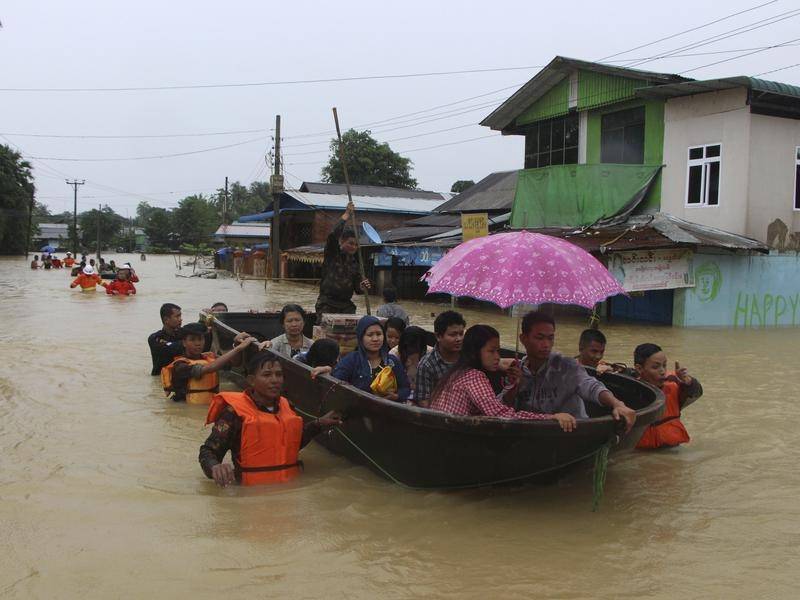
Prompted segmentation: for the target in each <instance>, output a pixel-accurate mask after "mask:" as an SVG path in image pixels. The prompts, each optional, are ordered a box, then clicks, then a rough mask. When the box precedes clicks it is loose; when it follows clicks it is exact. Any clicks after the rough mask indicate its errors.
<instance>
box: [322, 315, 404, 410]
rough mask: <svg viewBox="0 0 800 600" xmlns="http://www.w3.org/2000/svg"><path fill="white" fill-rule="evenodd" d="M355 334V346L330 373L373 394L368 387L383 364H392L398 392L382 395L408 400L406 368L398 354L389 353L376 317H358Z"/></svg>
mask: <svg viewBox="0 0 800 600" xmlns="http://www.w3.org/2000/svg"><path fill="white" fill-rule="evenodd" d="M356 337H357V338H358V348H357V349H356V350H355V351H354V352H351V353H350V354H348V355H346V356H345V357H344V358H343V359H342V360H340V361H339V363H338V364H337V365H336V367H335V368H334V369H333V376H334V377H336V378H337V379H341V380H343V381H346V382H347V383H349V384H351V385H354V386H355V387H357V388H359V389H361V390H364V391H365V392H369V393H375V392H373V391H372V389H371V387H370V386H371V385H372V382H373V380H375V378H376V377H377V376H378V374H379V373H380V372H381V371H382V370H383V369H384V367H391V368H392V372H393V373H394V377H395V379H396V380H397V391H396V392H387V393H386V394H384V397H385V398H388V399H389V400H394V401H400V402H405V401H406V400H408V395H409V393H410V392H411V389H410V387H409V384H408V376H407V375H406V370H405V369H404V368H403V365H402V364H401V363H400V360H399V359H398V358H397V357H395V356H392V355H390V354H389V348H387V347H386V336H385V334H384V331H383V327H382V326H381V322H380V320H379V319H378V317H374V316H370V315H368V316H365V317H361V319H360V320H359V321H358V325H356Z"/></svg>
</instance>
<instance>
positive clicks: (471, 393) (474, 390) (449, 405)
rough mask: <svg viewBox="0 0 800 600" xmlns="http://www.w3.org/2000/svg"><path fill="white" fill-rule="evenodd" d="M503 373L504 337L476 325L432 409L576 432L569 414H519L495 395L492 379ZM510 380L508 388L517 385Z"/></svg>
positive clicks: (440, 386)
mask: <svg viewBox="0 0 800 600" xmlns="http://www.w3.org/2000/svg"><path fill="white" fill-rule="evenodd" d="M499 371H500V334H499V333H498V332H497V330H496V329H495V328H494V327H490V326H489V325H473V326H472V327H470V328H469V329H467V333H466V334H465V335H464V344H463V346H462V348H461V356H460V358H459V359H458V362H457V363H456V364H455V366H454V367H453V368H452V369H450V371H448V372H447V374H446V375H445V376H444V377H442V379H440V380H439V383H437V384H436V387H435V388H434V390H433V401H432V402H431V408H432V409H434V410H440V411H443V412H447V413H452V414H455V415H485V416H487V417H500V418H504V419H536V420H546V419H554V420H556V421H558V424H559V425H560V426H561V428H562V429H563V430H564V431H572V430H573V429H574V428H575V418H574V417H573V416H572V415H570V414H567V413H556V414H548V413H535V412H528V411H524V410H520V411H515V410H514V409H513V408H511V407H510V406H506V405H505V404H503V403H502V402H501V401H500V399H499V398H498V397H497V396H496V395H495V391H494V388H493V387H492V383H491V382H490V380H489V379H490V377H497V376H498V375H499ZM514 379H515V376H510V377H509V381H508V382H507V384H506V386H507V387H508V388H509V389H510V388H513V387H514V386H515V385H516V384H517V381H515V380H514Z"/></svg>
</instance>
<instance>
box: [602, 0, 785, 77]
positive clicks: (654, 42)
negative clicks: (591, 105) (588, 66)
mask: <svg viewBox="0 0 800 600" xmlns="http://www.w3.org/2000/svg"><path fill="white" fill-rule="evenodd" d="M777 1H778V0H770V1H769V2H765V3H763V4H758V5H756V6H753V7H752V8H748V9H745V10H740V11H738V12H735V13H731V14H729V15H726V16H724V17H721V18H719V19H714V20H713V21H709V22H708V23H703V24H702V25H698V26H697V27H692V28H691V29H685V30H684V31H679V32H678V33H673V34H671V35H668V36H666V37H663V38H659V39H657V40H654V41H652V42H648V43H646V44H641V45H639V46H635V47H633V48H629V49H628V50H623V51H622V52H617V53H616V54H609V55H608V56H605V57H603V58H601V59H599V61H598V62H602V61H604V60H608V59H609V58H614V57H616V56H620V55H622V54H628V52H634V51H635V50H641V49H642V48H647V47H648V46H654V45H655V44H658V43H660V42H665V41H667V40H671V39H673V38H676V37H680V36H682V35H684V34H686V33H691V32H693V31H698V30H699V29H705V28H706V27H710V26H711V25H715V24H717V23H720V22H722V21H726V20H727V19H732V18H733V17H737V16H739V15H742V14H744V13H748V12H751V11H754V10H758V9H759V8H764V7H765V6H768V5H770V4H775V3H776V2H777Z"/></svg>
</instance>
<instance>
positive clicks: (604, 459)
mask: <svg viewBox="0 0 800 600" xmlns="http://www.w3.org/2000/svg"><path fill="white" fill-rule="evenodd" d="M613 444H614V438H610V439H609V440H608V441H607V442H606V443H605V444H603V445H602V446H600V448H599V449H598V450H597V452H595V455H594V473H593V477H592V479H593V482H592V512H597V509H598V508H599V506H600V501H601V500H602V499H603V492H604V490H605V486H606V474H607V473H608V451H609V450H610V449H611V446H612V445H613Z"/></svg>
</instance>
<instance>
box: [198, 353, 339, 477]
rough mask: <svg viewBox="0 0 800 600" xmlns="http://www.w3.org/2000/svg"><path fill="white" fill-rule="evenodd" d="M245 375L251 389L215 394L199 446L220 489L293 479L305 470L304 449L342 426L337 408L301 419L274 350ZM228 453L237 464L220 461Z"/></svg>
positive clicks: (251, 363)
mask: <svg viewBox="0 0 800 600" xmlns="http://www.w3.org/2000/svg"><path fill="white" fill-rule="evenodd" d="M247 373H248V375H247V389H246V390H245V391H244V392H225V393H222V394H218V395H216V396H215V397H214V400H213V402H212V404H211V406H210V407H209V410H208V417H207V418H206V424H209V423H213V424H214V426H213V428H212V429H211V435H209V436H208V439H207V440H206V441H205V443H204V444H203V445H202V446H201V447H200V456H199V460H200V466H201V467H202V469H203V472H204V473H205V475H206V477H208V478H209V479H213V480H214V481H215V482H216V483H217V484H218V485H220V486H222V487H225V486H227V485H230V484H232V483H234V482H238V483H241V484H242V485H260V484H269V483H283V482H286V481H289V480H291V479H293V478H294V477H296V476H297V475H299V474H300V472H301V468H302V463H301V462H300V461H299V460H298V453H299V452H300V450H301V449H302V448H304V447H305V446H306V445H307V444H308V443H309V442H310V441H311V440H312V439H313V438H314V437H316V436H317V435H319V434H320V433H322V432H323V431H325V430H327V429H330V428H331V427H334V426H336V425H340V424H341V418H340V416H339V415H338V414H337V413H335V412H329V413H327V414H325V415H323V416H321V417H319V418H318V419H315V420H313V421H309V422H307V423H305V424H304V423H303V419H302V418H300V417H299V416H298V415H297V413H295V411H294V408H293V407H292V405H291V404H290V403H289V401H288V400H287V399H286V398H284V397H283V396H282V395H281V392H282V389H283V368H282V366H281V361H280V360H279V359H278V358H277V357H276V356H275V355H274V354H273V353H272V352H260V353H258V354H256V355H255V356H254V357H253V358H251V359H250V361H249V362H248V364H247ZM228 452H230V453H231V459H232V461H233V464H230V463H223V462H222V460H223V459H224V458H225V455H226V454H227V453H228Z"/></svg>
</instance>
